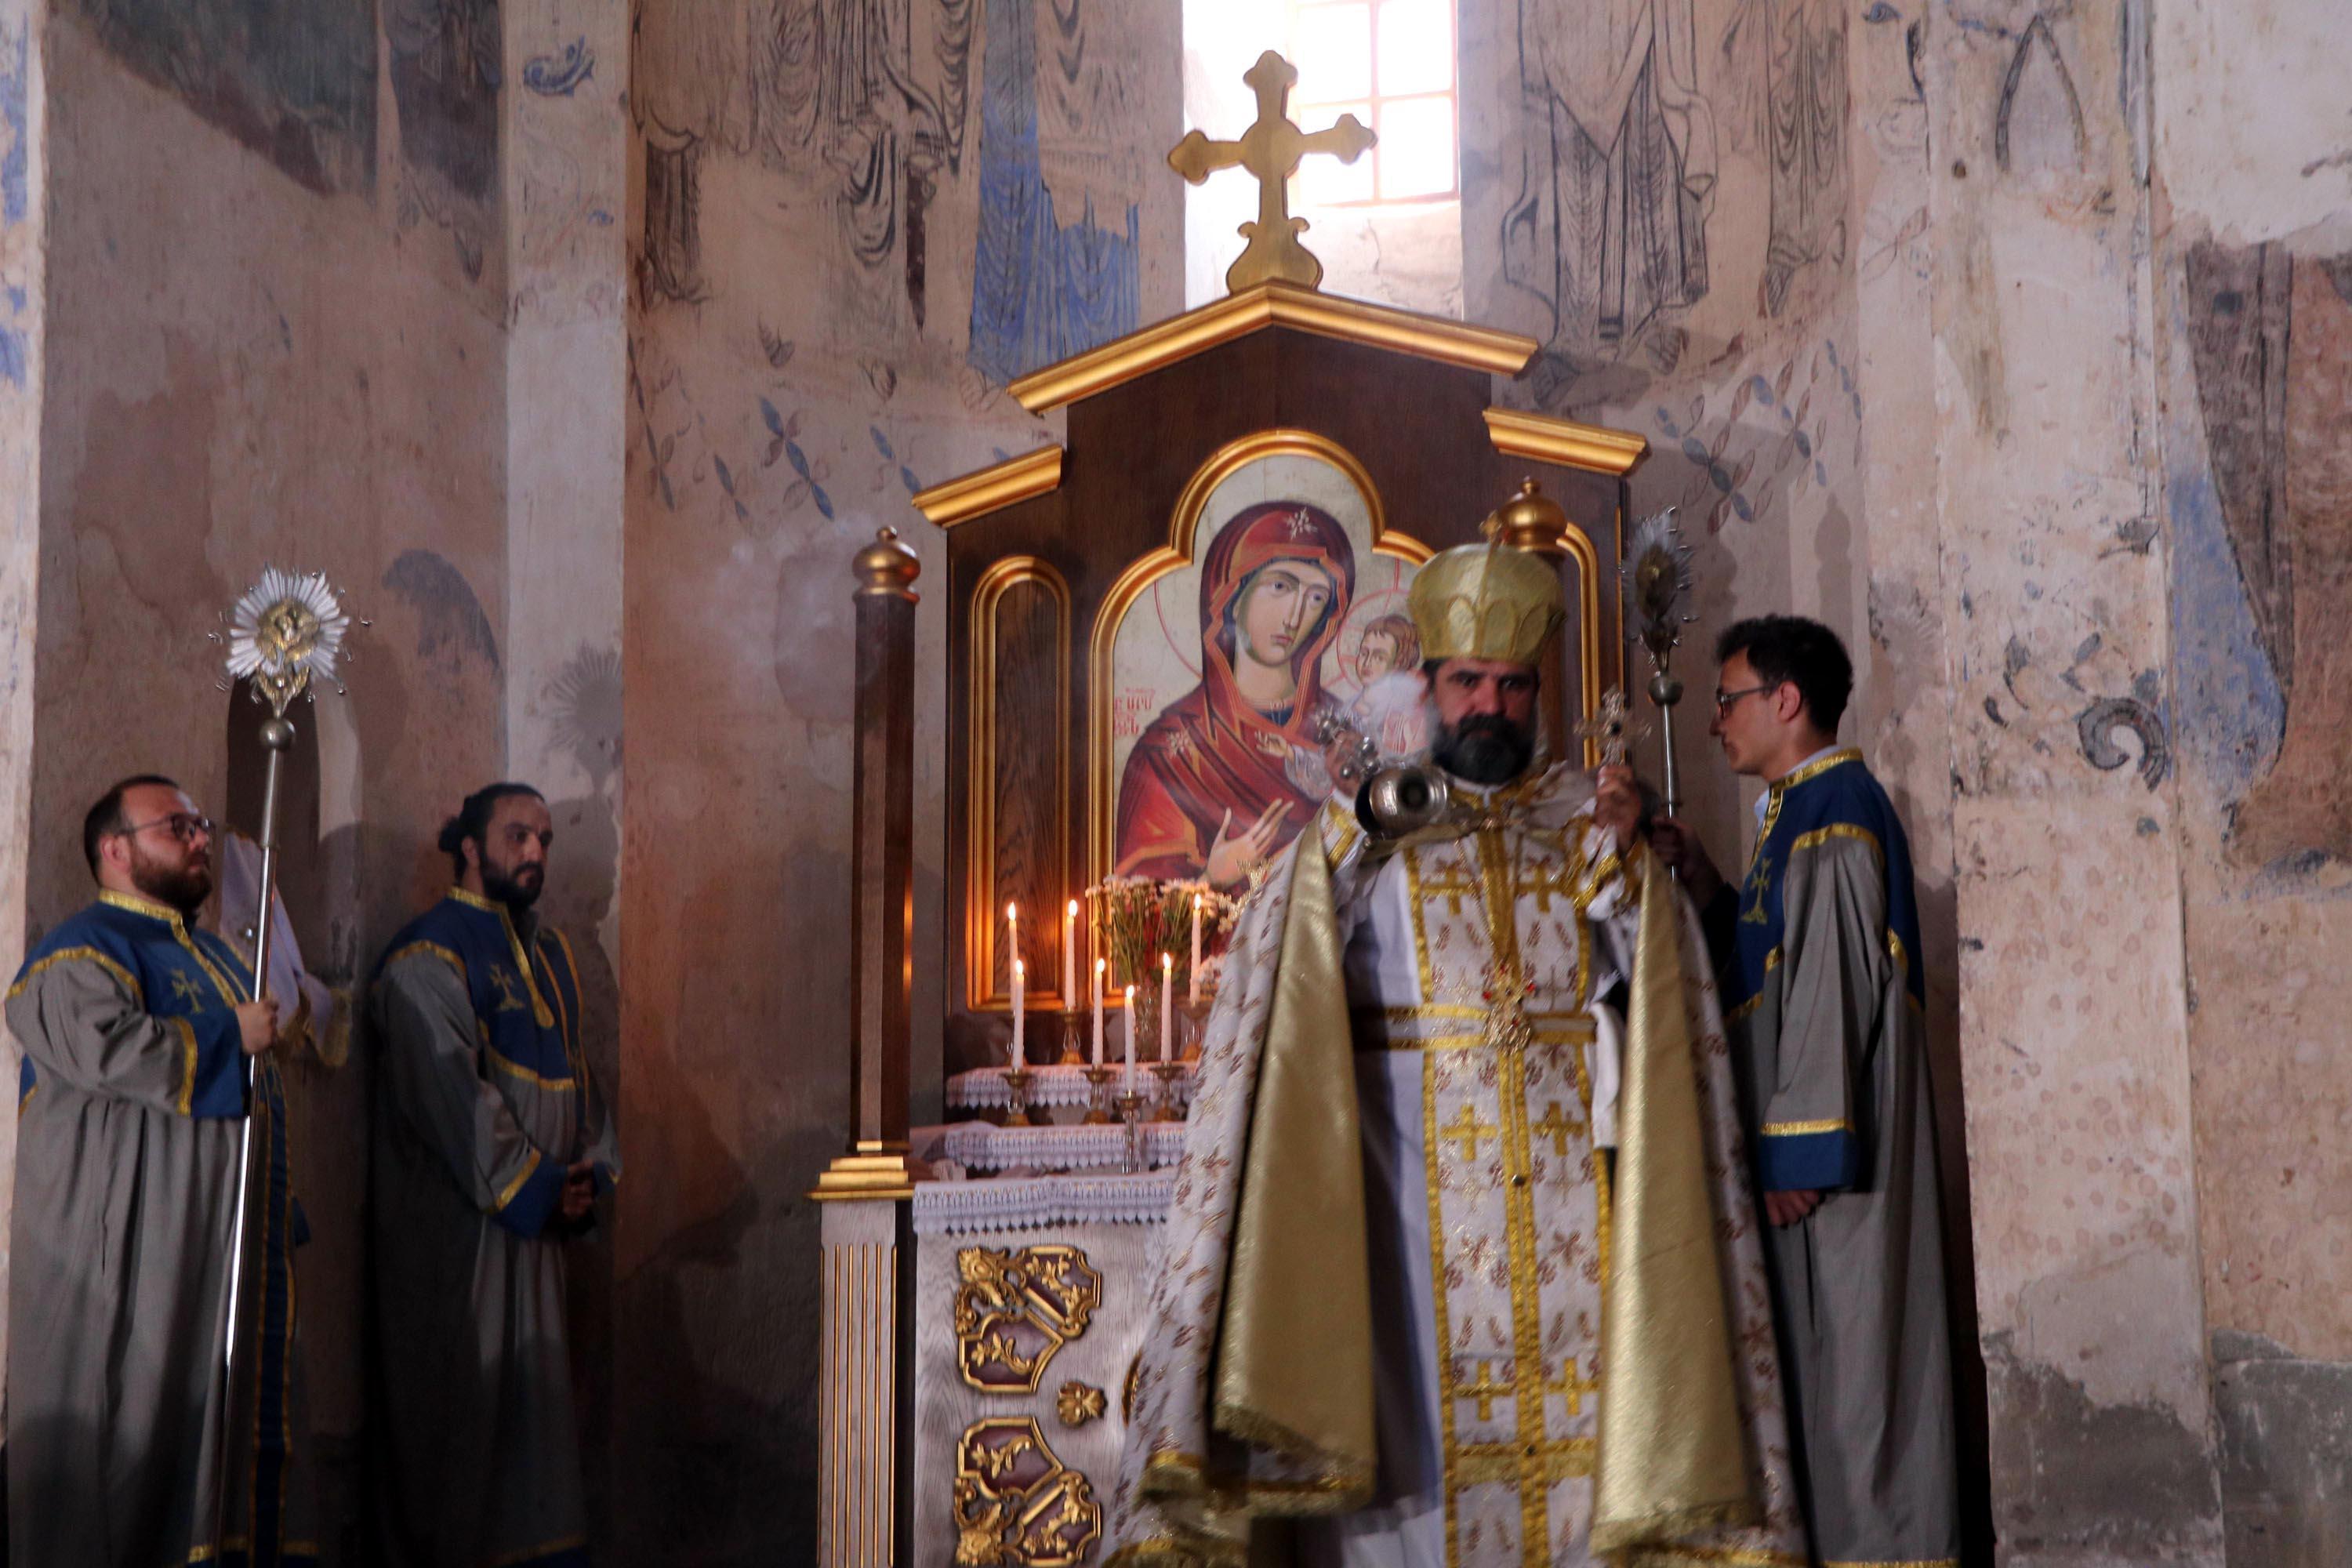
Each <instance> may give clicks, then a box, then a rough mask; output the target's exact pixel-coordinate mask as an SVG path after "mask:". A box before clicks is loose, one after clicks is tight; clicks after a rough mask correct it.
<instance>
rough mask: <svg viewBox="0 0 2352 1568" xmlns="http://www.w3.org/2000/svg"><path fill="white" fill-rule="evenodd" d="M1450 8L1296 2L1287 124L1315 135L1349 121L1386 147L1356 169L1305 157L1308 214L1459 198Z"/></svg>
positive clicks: (1303, 199)
mask: <svg viewBox="0 0 2352 1568" xmlns="http://www.w3.org/2000/svg"><path fill="white" fill-rule="evenodd" d="M1289 55H1290V58H1291V60H1292V61H1293V62H1294V63H1295V64H1296V65H1297V67H1298V86H1297V89H1295V90H1294V91H1293V92H1292V94H1291V113H1290V117H1291V119H1292V120H1294V121H1297V123H1298V124H1299V125H1300V126H1301V127H1302V128H1303V129H1305V130H1308V131H1319V130H1321V129H1322V128H1323V127H1324V126H1326V125H1328V124H1329V123H1331V122H1332V121H1335V120H1337V119H1338V118H1339V116H1340V115H1342V114H1353V115H1354V116H1355V117H1356V118H1357V119H1359V120H1360V121H1363V122H1364V123H1365V124H1367V125H1369V126H1370V127H1371V128H1372V129H1373V130H1374V131H1375V132H1379V134H1380V145H1378V146H1377V147H1375V148H1373V149H1372V150H1371V151H1370V153H1366V154H1365V155H1364V156H1363V157H1361V158H1359V159H1357V160H1356V162H1355V163H1352V164H1347V163H1340V162H1339V160H1338V159H1337V158H1309V159H1307V160H1305V161H1304V162H1303V163H1301V164H1300V166H1299V170H1298V173H1297V174H1295V175H1293V176H1292V181H1293V184H1292V187H1291V190H1292V195H1294V196H1295V197H1296V198H1297V200H1298V201H1299V202H1300V203H1302V204H1305V205H1310V206H1324V207H1331V206H1355V205H1368V204H1371V203H1386V202H1426V201H1440V200H1444V199H1445V198H1447V197H1451V196H1453V195H1455V194H1456V189H1457V186H1458V183H1459V182H1458V177H1457V174H1456V170H1457V167H1458V160H1457V159H1456V157H1455V149H1454V5H1453V0H1294V4H1293V5H1292V7H1291V27H1290V49H1289Z"/></svg>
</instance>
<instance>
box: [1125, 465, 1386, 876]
mask: <svg viewBox="0 0 2352 1568" xmlns="http://www.w3.org/2000/svg"><path fill="white" fill-rule="evenodd" d="M1277 561H1299V562H1305V563H1307V564H1309V565H1312V566H1318V567H1320V568H1321V569H1322V570H1324V571H1325V572H1328V573H1329V574H1330V575H1331V583H1332V590H1331V602H1330V605H1328V608H1327V609H1326V610H1325V612H1324V616H1323V620H1322V624H1321V625H1319V626H1317V627H1316V628H1315V631H1314V632H1313V633H1312V635H1310V636H1309V637H1307V638H1306V639H1305V640H1303V641H1302V642H1301V643H1300V644H1299V646H1298V647H1297V650H1296V651H1295V652H1294V653H1293V654H1292V655H1291V660H1290V668H1291V671H1292V674H1293V676H1294V678H1295V679H1296V680H1297V688H1296V691H1295V694H1294V696H1293V698H1292V700H1291V703H1290V706H1289V707H1288V708H1287V709H1285V710H1282V711H1280V712H1276V713H1262V712H1260V711H1259V710H1257V709H1255V708H1253V707H1252V706H1250V704H1249V702H1248V701H1247V700H1245V699H1244V698H1243V696H1242V694H1241V692H1240V690H1239V689H1237V688H1236V687H1235V685H1234V612H1235V610H1236V607H1237V606H1238V605H1239V604H1240V603H1241V598H1242V595H1243V594H1244V592H1245V591H1246V590H1247V589H1248V587H1249V584H1250V581H1251V579H1252V578H1254V577H1255V576H1256V574H1258V573H1259V572H1261V571H1262V570H1264V569H1265V567H1267V566H1269V565H1271V564H1273V563H1275V562H1277ZM1355 590H1356V552H1355V547H1354V546H1352V545H1351V544H1349V542H1348V536H1347V534H1346V533H1345V532H1343V531H1341V529H1340V527H1339V522H1338V521H1337V520H1335V519H1334V518H1333V517H1332V516H1331V515H1330V514H1329V513H1328V512H1326V511H1324V510H1321V509H1320V508H1318V507H1313V506H1308V505H1307V504H1306V503H1305V502H1303V501H1269V502H1265V503H1263V504H1261V505H1258V506H1254V507H1251V508H1249V509H1248V510H1244V511H1243V512H1242V513H1240V514H1239V515H1238V516H1236V517H1235V518H1234V521H1232V522H1230V523H1228V524H1226V525H1225V527H1224V529H1223V531H1220V532H1219V533H1218V535H1217V537H1216V538H1215V539H1214V540H1213V541H1212V542H1210V545H1209V552H1208V556H1207V559H1206V560H1204V561H1203V562H1202V568H1201V684H1200V685H1198V686H1196V687H1194V688H1193V689H1192V690H1190V691H1188V692H1186V693H1185V694H1184V695H1183V696H1181V697H1180V698H1178V699H1177V700H1175V701H1173V702H1171V703H1170V704H1169V705H1168V706H1167V707H1166V708H1164V709H1162V710H1160V716H1159V717H1158V718H1156V719H1154V720H1153V721H1151V722H1150V724H1149V725H1148V726H1146V727H1145V729H1144V731H1143V733H1142V734H1141V735H1140V736H1139V737H1138V738H1137V740H1136V742H1135V749H1134V750H1133V751H1132V752H1129V753H1128V757H1127V767H1126V769H1125V771H1124V772H1123V773H1120V775H1119V781H1118V824H1117V834H1118V845H1117V854H1116V858H1115V859H1114V862H1113V869H1114V870H1115V871H1117V872H1118V874H1119V875H1121V876H1131V877H1155V878H1161V879H1181V878H1188V877H1198V876H1200V875H1201V873H1202V869H1203V868H1205V867H1206V865H1207V863H1208V858H1209V847H1210V846H1211V845H1213V844H1214V843H1215V842H1216V838H1217V830H1218V828H1219V826H1222V825H1223V822H1224V820H1225V815H1226V813H1228V812H1231V813H1232V814H1233V826H1232V828H1231V832H1232V833H1234V834H1235V835H1239V834H1242V833H1244V832H1246V831H1248V829H1249V827H1250V826H1251V825H1252V824H1253V823H1255V821H1256V820H1257V818H1258V816H1259V814H1260V813H1262V812H1264V811H1265V809H1266V807H1268V806H1269V805H1274V804H1275V803H1276V802H1277V801H1279V802H1281V803H1282V804H1283V806H1284V808H1285V809H1284V812H1283V816H1282V820H1281V826H1280V830H1279V831H1278V833H1277V834H1276V837H1275V841H1274V844H1273V846H1272V848H1271V849H1270V850H1269V851H1268V854H1269V855H1272V854H1276V853H1279V852H1280V851H1281V849H1282V847H1284V846H1285V845H1286V844H1288V843H1289V842H1290V841H1291V839H1292V838H1293V837H1297V833H1298V831H1299V829H1301V828H1303V827H1305V826H1307V823H1308V822H1309V821H1310V820H1311V819H1312V818H1313V816H1314V814H1315V811H1316V809H1317V807H1318V806H1319V805H1321V804H1322V795H1321V793H1320V792H1319V791H1318V792H1317V793H1313V794H1310V793H1308V792H1307V791H1306V790H1303V789H1301V788H1300V787H1299V785H1298V784H1297V783H1296V782H1294V781H1293V779H1292V777H1291V773H1290V769H1289V763H1290V759H1291V755H1292V753H1293V752H1295V751H1298V750H1305V751H1307V752H1315V753H1319V752H1321V749H1322V748H1321V745H1320V744H1319V742H1317V740H1316V739H1315V733H1314V731H1315V717H1316V715H1317V713H1318V711H1319V710H1321V709H1323V708H1324V707H1325V706H1326V705H1327V699H1326V698H1325V697H1324V694H1323V682H1322V673H1321V667H1322V662H1323V655H1324V652H1325V651H1326V650H1327V649H1328V648H1329V647H1330V646H1331V644H1332V642H1333V640H1334V639H1335V638H1337V637H1339V627H1340V625H1341V623H1342V622H1344V621H1345V620H1346V619H1347V616H1348V605H1349V601H1350V600H1351V599H1352V598H1353V597H1354V595H1355Z"/></svg>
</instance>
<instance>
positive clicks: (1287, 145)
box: [1168, 49, 1380, 294]
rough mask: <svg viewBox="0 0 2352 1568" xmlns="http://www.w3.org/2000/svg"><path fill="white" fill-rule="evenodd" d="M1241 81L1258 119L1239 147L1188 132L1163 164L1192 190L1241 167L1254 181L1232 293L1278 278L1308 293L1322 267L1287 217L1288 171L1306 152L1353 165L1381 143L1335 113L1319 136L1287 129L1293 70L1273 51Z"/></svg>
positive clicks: (1299, 223)
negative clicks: (1251, 93) (1252, 213)
mask: <svg viewBox="0 0 2352 1568" xmlns="http://www.w3.org/2000/svg"><path fill="white" fill-rule="evenodd" d="M1242 80H1244V82H1247V83H1248V84H1249V85H1250V87H1251V88H1252V89H1255V91H1256V93H1257V121H1256V122H1255V124H1253V125H1251V127H1250V128H1249V129H1248V130H1246V131H1244V132H1242V134H1241V140H1240V141H1238V142H1213V141H1211V140H1210V139H1209V138H1208V137H1207V136H1205V135H1202V133H1201V132H1199V131H1188V132H1185V133H1184V140H1182V141H1181V142H1177V143H1176V145H1175V148H1174V149H1173V150H1172V151H1171V152H1170V153H1169V154H1168V166H1169V167H1170V168H1171V169H1173V170H1175V171H1176V172H1177V173H1178V174H1181V175H1183V176H1184V178H1185V179H1186V180H1187V181H1188V182H1190V183H1191V184H1195V185H1197V184H1201V183H1202V182H1203V181H1205V180H1206V179H1207V178H1208V177H1209V176H1210V175H1211V174H1215V173H1216V172H1217V171H1218V170H1220V169H1233V168H1240V169H1245V170H1247V171H1248V172H1249V173H1250V174H1255V175H1256V176H1257V221H1256V222H1255V223H1245V224H1244V225H1242V226H1241V234H1242V236H1243V237H1244V238H1246V239H1247V240H1248V241H1249V244H1248V245H1247V246H1245V247H1243V249H1242V253H1241V257H1240V258H1239V259H1237V260H1236V261H1234V264H1233V266H1232V268H1230V269H1228V270H1227V271H1226V273H1225V288H1226V289H1228V290H1229V291H1230V292H1232V293H1235V294H1238V293H1240V292H1241V291H1242V290H1243V289H1247V288H1249V287H1250V286H1251V285H1253V284H1256V283H1264V282H1265V281H1266V280H1267V279H1276V278H1278V279H1282V280H1283V281H1284V282H1286V283H1296V284H1298V285H1300V286H1301V287H1302V288H1307V289H1312V288H1314V287H1316V286H1317V285H1318V284H1319V283H1321V282H1322V281H1323V264H1322V263H1321V262H1319V261H1318V260H1316V259H1315V257H1314V255H1313V253H1312V252H1310V251H1308V250H1307V247H1305V246H1303V245H1301V244H1299V243H1298V237H1299V236H1300V235H1301V234H1303V233H1305V232H1306V229H1307V220H1306V219H1305V218H1303V217H1293V216H1290V192H1289V181H1290V174H1291V171H1292V170H1294V169H1296V168H1297V167H1298V161H1299V160H1300V159H1301V158H1303V157H1305V156H1306V155H1307V154H1308V153H1330V154H1332V155H1333V156H1334V157H1337V158H1338V159H1339V162H1341V163H1354V162H1355V161H1356V160H1357V159H1358V158H1360V157H1362V156H1363V155H1364V153H1365V152H1366V150H1367V149H1369V148H1370V147H1372V146H1374V145H1375V144H1377V143H1378V142H1379V141H1380V138H1379V137H1378V136H1376V135H1375V134H1373V133H1372V132H1371V131H1370V130H1369V129H1367V128H1366V127H1365V125H1364V122H1363V121H1360V120H1358V119H1357V118H1356V117H1355V116H1354V115H1352V114H1343V115H1341V116H1339V123H1338V124H1337V125H1334V126H1332V127H1330V128H1329V129H1328V130H1324V131H1317V132H1305V131H1301V130H1300V129H1299V128H1298V127H1297V126H1296V125H1294V124H1292V123H1291V121H1290V117H1289V112H1288V107H1287V106H1288V104H1289V101H1290V89H1292V88H1293V87H1296V86H1297V84H1298V71H1297V68H1296V67H1294V66H1292V65H1291V63H1290V62H1289V61H1288V60H1286V59H1284V58H1282V57H1281V56H1280V55H1278V54H1276V53H1275V52H1274V51H1273V50H1272V49H1268V50H1266V51H1265V53H1264V54H1262V55H1260V56H1258V58H1257V64H1255V65H1254V66H1252V67H1250V68H1249V70H1248V72H1247V73H1246V74H1244V76H1243V78H1242Z"/></svg>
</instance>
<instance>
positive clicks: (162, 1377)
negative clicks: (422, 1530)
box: [7, 773, 318, 1568]
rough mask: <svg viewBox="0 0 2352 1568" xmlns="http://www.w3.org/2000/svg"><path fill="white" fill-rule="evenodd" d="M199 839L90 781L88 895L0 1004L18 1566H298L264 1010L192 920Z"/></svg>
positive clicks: (281, 1152) (285, 1272)
mask: <svg viewBox="0 0 2352 1568" xmlns="http://www.w3.org/2000/svg"><path fill="white" fill-rule="evenodd" d="M212 842H213V825H212V823H211V822H210V821H209V820H208V819H206V817H205V816H204V814H203V813H202V812H201V811H199V810H198V809H197V808H196V805H195V803H194V801H192V800H190V799H189V798H188V796H187V795H185V794H184V792H183V791H182V790H181V789H180V787H179V785H177V784H173V782H172V781H171V780H170V779H167V778H163V777H162V776H160V775H158V774H152V773H149V774H142V775H141V776H140V777H137V778H131V779H125V780H124V781H122V782H121V784H116V785H115V786H114V787H113V788H112V789H110V790H108V791H107V792H106V794H104V795H101V796H100V797H99V799H98V802H97V804H96V805H92V806H91V807H90V808H89V814H88V815H87V816H85V817H84V819H83V823H82V853H83V856H84V857H85V858H87V859H88V860H89V868H90V874H91V875H92V876H93V877H95V878H96V879H97V880H98V885H99V889H100V890H99V895H98V901H97V902H95V903H93V904H91V905H89V907H88V908H87V909H84V910H82V911H81V912H80V913H79V914H77V915H75V916H73V917H72V918H71V919H69V920H67V921H64V922H63V923H61V924H60V925H58V927H57V928H56V929H54V930H53V931H50V932H49V933H48V935H47V937H46V938H44V939H43V940H42V941H41V942H39V943H38V944H37V945H36V946H35V947H34V949H33V951H32V952H31V954H30V956H29V957H28V958H27V960H26V963H25V967H24V968H23V969H22V970H21V971H19V972H18V973H17V975H16V983H15V984H13V985H11V986H10V987H9V989H8V997H7V1016H8V1027H9V1028H10V1030H11V1031H13V1032H14V1033H15V1035H16V1040H17V1042H18V1044H20V1045H21V1046H23V1047H24V1050H25V1062H24V1069H23V1072H22V1075H21V1078H20V1080H19V1084H18V1089H17V1100H16V1106H17V1110H16V1206H15V1210H14V1213H13V1215H12V1216H11V1220H10V1244H11V1248H12V1250H11V1255H10V1256H11V1262H12V1267H11V1268H10V1270H9V1300H8V1307H9V1311H8V1405H9V1409H8V1497H9V1530H10V1534H11V1539H12V1541H13V1543H14V1552H15V1561H16V1562H18V1563H58V1564H66V1563H72V1564H76V1565H77V1568H80V1565H88V1568H161V1565H162V1564H164V1563H197V1562H220V1563H238V1564H262V1563H268V1564H272V1565H275V1564H279V1563H310V1562H313V1561H315V1560H316V1557H317V1553H318V1548H317V1547H316V1546H315V1545H312V1544H310V1541H311V1539H312V1537H311V1533H310V1506H309V1498H308V1494H307V1491H306V1489H305V1487H304V1485H302V1484H299V1483H301V1482H302V1480H303V1479H304V1478H303V1477H302V1473H301V1472H300V1470H299V1468H298V1467H299V1463H300V1461H301V1459H302V1458H303V1457H304V1456H302V1455H301V1454H300V1453H299V1448H300V1446H301V1441H302V1438H303V1436H305V1434H304V1430H303V1426H302V1421H301V1410H300V1396H299V1375H298V1370H297V1366H298V1358H297V1356H296V1353H295V1347H294V1294H293V1248H294V1245H295V1242H296V1236H295V1234H294V1233H295V1232H296V1231H297V1230H298V1229H299V1226H300V1220H299V1212H300V1211H299V1209H298V1208H297V1207H296V1206H295V1205H294V1202H293V1199H292V1196H291V1194H289V1191H288V1185H287V1182H288V1178H287V1168H288V1167H287V1153H286V1095H285V1089H284V1087H283V1085H282V1083H281V1081H280V1079H279V1077H278V1064H277V1061H276V1060H275V1058H274V1056H273V1054H272V1047H274V1046H275V1045H276V1044H277V1040H278V1012H277V1007H276V1005H275V1004H274V1003H272V1002H268V1001H254V1000H251V999H250V987H251V979H250V974H249V972H248V971H247V968H246V966H245V964H244V963H243V962H242V961H241V960H239V959H238V957H237V956H236V952H234V951H233V950H232V949H231V948H230V947H229V945H228V943H226V942H223V941H222V940H221V939H220V938H219V937H218V936H216V935H215V934H214V933H213V932H211V931H199V930H197V929H195V926H194V920H195V918H196V912H197V911H198V910H201V909H202V908H203V907H204V905H205V900H206V899H208V898H209V897H211V895H212V889H213V876H212ZM248 1069H249V1070H248ZM248 1119H249V1120H248ZM248 1125H249V1127H250V1132H251V1136H250V1137H249V1138H248V1137H247V1131H248ZM240 1157H242V1158H244V1159H245V1160H246V1161H247V1165H246V1167H245V1172H244V1179H243V1181H242V1184H240V1173H239V1170H238V1161H239V1159H240ZM240 1192H242V1193H243V1194H244V1197H245V1209H244V1214H243V1216H242V1224H241V1225H240V1222H239V1217H240V1216H239V1215H238V1211H237V1199H238V1195H239V1194H240ZM239 1237H242V1240H243V1249H242V1251H239V1250H238V1248H237V1247H236V1239H237V1238H239ZM233 1280H234V1282H235V1283H234V1285H232V1281H233ZM232 1295H234V1298H235V1301H236V1324H235V1331H234V1333H232V1331H231V1325H230V1318H229V1306H230V1301H231V1298H232Z"/></svg>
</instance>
